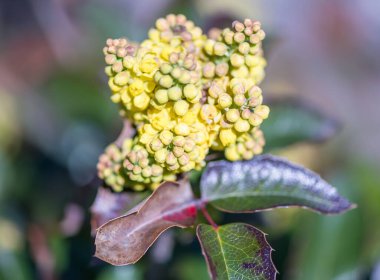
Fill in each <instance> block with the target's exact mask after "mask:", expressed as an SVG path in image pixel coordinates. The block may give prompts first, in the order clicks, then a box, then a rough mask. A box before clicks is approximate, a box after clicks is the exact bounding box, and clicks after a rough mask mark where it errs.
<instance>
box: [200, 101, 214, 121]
mask: <svg viewBox="0 0 380 280" xmlns="http://www.w3.org/2000/svg"><path fill="white" fill-rule="evenodd" d="M217 114H218V110H217V109H216V107H215V106H214V105H209V104H205V105H203V106H202V108H201V112H200V116H201V118H202V119H203V120H212V119H214V118H215V117H216V115H217Z"/></svg>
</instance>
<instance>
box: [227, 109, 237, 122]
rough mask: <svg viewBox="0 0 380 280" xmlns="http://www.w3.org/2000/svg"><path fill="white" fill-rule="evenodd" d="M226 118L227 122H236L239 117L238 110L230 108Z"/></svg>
mask: <svg viewBox="0 0 380 280" xmlns="http://www.w3.org/2000/svg"><path fill="white" fill-rule="evenodd" d="M226 119H227V121H229V122H232V123H234V122H236V121H237V120H238V119H240V114H239V110H237V109H230V110H228V111H227V113H226Z"/></svg>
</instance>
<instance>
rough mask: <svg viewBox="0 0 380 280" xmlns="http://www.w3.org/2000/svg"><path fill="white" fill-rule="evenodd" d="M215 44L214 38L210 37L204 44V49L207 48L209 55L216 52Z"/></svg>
mask: <svg viewBox="0 0 380 280" xmlns="http://www.w3.org/2000/svg"><path fill="white" fill-rule="evenodd" d="M214 45H215V41H214V40H210V39H208V40H207V41H206V42H205V44H204V46H203V49H204V50H205V52H206V53H207V54H208V55H213V54H214Z"/></svg>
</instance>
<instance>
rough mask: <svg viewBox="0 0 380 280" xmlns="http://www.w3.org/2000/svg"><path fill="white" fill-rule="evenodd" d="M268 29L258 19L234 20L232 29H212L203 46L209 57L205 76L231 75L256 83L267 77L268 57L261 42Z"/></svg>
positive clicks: (205, 66)
mask: <svg viewBox="0 0 380 280" xmlns="http://www.w3.org/2000/svg"><path fill="white" fill-rule="evenodd" d="M264 38H265V33H264V31H263V30H262V29H261V24H260V22H258V21H252V20H250V19H246V20H244V23H242V22H239V21H234V22H233V23H232V29H231V28H226V29H224V30H222V31H219V32H218V31H215V30H213V34H212V38H210V39H208V40H206V42H205V44H204V47H203V50H204V52H205V54H206V57H207V58H208V59H207V60H209V61H208V62H206V63H205V64H204V66H203V74H204V76H205V77H206V78H209V79H212V78H214V77H224V76H227V75H228V76H230V77H233V78H245V79H249V80H250V81H252V82H253V83H255V84H258V83H260V82H261V81H262V80H263V78H264V67H265V65H266V61H265V59H264V58H263V51H262V46H261V42H262V40H263V39H264Z"/></svg>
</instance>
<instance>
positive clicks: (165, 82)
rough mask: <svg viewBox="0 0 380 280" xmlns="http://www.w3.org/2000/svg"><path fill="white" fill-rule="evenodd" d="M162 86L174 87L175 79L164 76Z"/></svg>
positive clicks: (161, 80)
mask: <svg viewBox="0 0 380 280" xmlns="http://www.w3.org/2000/svg"><path fill="white" fill-rule="evenodd" d="M159 84H160V86H162V87H164V88H170V87H171V86H172V85H173V79H172V77H170V76H169V75H164V76H162V77H161V79H160V81H159Z"/></svg>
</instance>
